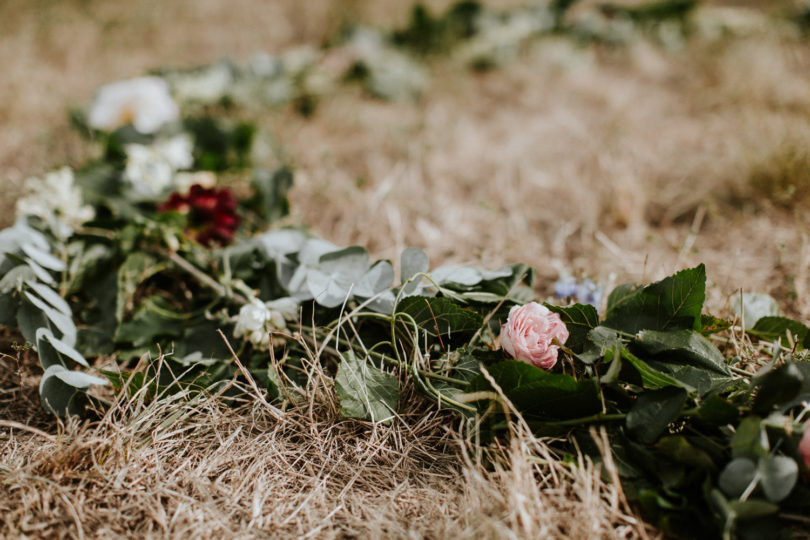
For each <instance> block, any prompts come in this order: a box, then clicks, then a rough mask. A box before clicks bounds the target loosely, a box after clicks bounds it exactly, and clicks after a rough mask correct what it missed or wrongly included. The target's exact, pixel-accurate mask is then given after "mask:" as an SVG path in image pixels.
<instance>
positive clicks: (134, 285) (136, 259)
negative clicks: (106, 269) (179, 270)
mask: <svg viewBox="0 0 810 540" xmlns="http://www.w3.org/2000/svg"><path fill="white" fill-rule="evenodd" d="M163 267H164V265H162V264H158V262H157V260H156V259H155V258H154V257H152V256H151V255H148V254H146V253H143V252H141V251H138V252H135V253H131V254H130V255H129V256H128V257H127V258H126V260H124V263H123V264H122V265H121V267H120V268H119V269H118V294H117V297H116V301H115V318H116V319H117V320H118V322H121V321H123V320H124V316H125V315H126V314H127V312H128V311H130V310H131V309H132V300H133V297H134V296H135V291H137V290H138V285H140V284H141V283H142V282H144V281H145V280H146V279H148V278H149V277H151V276H153V275H154V274H156V273H158V272H160V271H161V270H162V269H163Z"/></svg>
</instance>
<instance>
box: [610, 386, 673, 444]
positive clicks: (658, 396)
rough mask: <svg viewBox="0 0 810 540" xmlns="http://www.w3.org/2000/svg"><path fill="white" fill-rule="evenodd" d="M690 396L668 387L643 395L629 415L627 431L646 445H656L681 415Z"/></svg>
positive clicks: (626, 421) (626, 422)
mask: <svg viewBox="0 0 810 540" xmlns="http://www.w3.org/2000/svg"><path fill="white" fill-rule="evenodd" d="M687 396H688V394H687V392H686V390H684V389H683V388H677V387H673V386H668V387H666V388H662V389H660V390H650V391H647V392H644V393H643V394H641V395H640V396H639V397H638V399H636V402H635V404H634V405H633V407H632V408H631V409H630V411H629V412H628V413H627V418H626V420H625V424H626V425H627V430H628V431H629V432H630V434H631V435H633V436H634V437H635V438H636V439H638V440H639V441H640V442H642V443H644V444H652V443H654V442H655V441H656V440H657V439H658V437H660V436H661V435H662V434H663V433H664V432H665V431H666V429H667V427H668V426H669V424H670V423H672V422H674V421H675V420H676V419H677V418H678V417H679V416H680V414H681V409H682V408H683V405H684V403H686V398H687Z"/></svg>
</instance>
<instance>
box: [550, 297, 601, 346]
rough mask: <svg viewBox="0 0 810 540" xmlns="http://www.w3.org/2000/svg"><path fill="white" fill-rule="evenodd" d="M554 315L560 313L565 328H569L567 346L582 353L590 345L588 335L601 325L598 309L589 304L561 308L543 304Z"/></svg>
mask: <svg viewBox="0 0 810 540" xmlns="http://www.w3.org/2000/svg"><path fill="white" fill-rule="evenodd" d="M543 305H544V306H546V307H547V308H548V309H549V310H551V311H553V312H554V313H559V314H560V318H561V319H562V322H564V323H565V327H566V328H568V334H569V336H568V341H566V342H565V346H566V347H568V348H569V349H571V350H572V351H574V353H581V352H583V351H584V350H585V346H586V345H587V343H588V333H589V332H590V331H591V330H593V329H594V328H596V327H597V326H598V325H599V314H598V313H597V312H596V308H595V307H593V306H592V305H589V304H574V305H572V306H566V307H560V306H553V305H551V304H543Z"/></svg>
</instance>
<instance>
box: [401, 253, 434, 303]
mask: <svg viewBox="0 0 810 540" xmlns="http://www.w3.org/2000/svg"><path fill="white" fill-rule="evenodd" d="M429 265H430V263H429V260H428V256H427V253H425V252H424V251H422V250H421V249H419V248H415V247H409V248H406V249H404V250H403V251H402V255H401V256H400V263H399V266H400V271H399V272H400V273H399V279H400V282H401V283H402V284H403V285H405V284H406V283H407V281H408V280H409V279H411V278H413V277H414V276H416V275H417V274H423V273H426V272H427V271H428V268H429ZM421 282H422V281H421V280H420V279H418V278H416V279H414V280H413V281H412V282H411V283H408V284H407V285H405V288H404V294H412V293H414V292H416V291H417V289H418V288H419V285H420V284H421Z"/></svg>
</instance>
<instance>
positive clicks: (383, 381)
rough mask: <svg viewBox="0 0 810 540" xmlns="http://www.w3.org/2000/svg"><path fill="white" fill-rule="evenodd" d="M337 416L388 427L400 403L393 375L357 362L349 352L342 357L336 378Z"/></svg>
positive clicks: (362, 362) (396, 383)
mask: <svg viewBox="0 0 810 540" xmlns="http://www.w3.org/2000/svg"><path fill="white" fill-rule="evenodd" d="M335 391H336V392H337V395H338V398H339V399H340V413H341V414H342V415H343V416H344V417H345V418H358V419H360V420H371V421H372V422H386V423H390V422H391V420H392V419H393V418H394V415H395V412H396V409H397V401H399V381H398V380H397V378H396V377H395V376H394V375H391V374H390V373H386V372H385V371H382V370H381V369H379V368H376V367H374V366H372V365H369V364H368V363H367V362H364V361H362V360H359V359H358V358H357V357H356V356H355V355H354V352H352V351H347V352H346V353H344V354H343V356H342V359H341V361H340V365H339V366H338V372H337V375H336V376H335Z"/></svg>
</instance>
